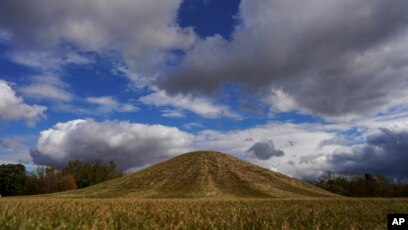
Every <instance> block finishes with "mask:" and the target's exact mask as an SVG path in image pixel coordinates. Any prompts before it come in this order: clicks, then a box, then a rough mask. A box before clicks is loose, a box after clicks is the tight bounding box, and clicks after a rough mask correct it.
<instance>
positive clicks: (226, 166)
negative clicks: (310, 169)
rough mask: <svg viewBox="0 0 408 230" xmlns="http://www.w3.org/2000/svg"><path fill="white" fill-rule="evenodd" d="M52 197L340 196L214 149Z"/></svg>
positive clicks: (185, 155) (183, 156)
mask: <svg viewBox="0 0 408 230" xmlns="http://www.w3.org/2000/svg"><path fill="white" fill-rule="evenodd" d="M52 196H59V197H88V198H103V197H104V198H109V197H132V198H197V197H223V198H243V197H247V198H248V197H251V198H254V197H258V198H306V197H336V195H334V194H332V193H330V192H328V191H325V190H323V189H321V188H318V187H316V186H313V185H311V184H308V183H306V182H303V181H300V180H297V179H294V178H291V177H288V176H285V175H283V174H280V173H277V172H273V171H270V170H268V169H265V168H261V167H259V166H257V165H254V164H251V163H249V162H246V161H243V160H240V159H238V158H235V157H232V156H230V155H227V154H223V153H219V152H213V151H200V152H191V153H186V154H182V155H179V156H177V157H174V158H172V159H170V160H167V161H164V162H161V163H159V164H156V165H153V166H151V167H148V168H146V169H144V170H141V171H139V172H136V173H133V174H130V175H127V176H124V177H121V178H117V179H114V180H110V181H106V182H103V183H100V184H97V185H94V186H91V187H88V188H85V189H80V190H75V191H69V192H65V193H61V194H57V195H52Z"/></svg>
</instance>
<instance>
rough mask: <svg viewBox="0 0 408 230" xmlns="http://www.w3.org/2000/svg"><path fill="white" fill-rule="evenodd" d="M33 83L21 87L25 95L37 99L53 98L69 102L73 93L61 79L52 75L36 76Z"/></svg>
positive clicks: (32, 79) (53, 99)
mask: <svg viewBox="0 0 408 230" xmlns="http://www.w3.org/2000/svg"><path fill="white" fill-rule="evenodd" d="M30 80H31V81H32V83H31V84H30V85H27V86H23V87H20V88H19V92H21V93H22V94H23V95H24V96H25V97H29V98H33V99H37V100H52V101H62V102H67V101H71V100H72V99H73V97H74V96H73V95H72V94H71V93H70V92H69V91H68V90H67V89H66V88H67V87H68V86H67V84H65V83H64V82H62V80H61V79H59V78H58V77H55V76H52V75H43V76H34V77H31V79H30Z"/></svg>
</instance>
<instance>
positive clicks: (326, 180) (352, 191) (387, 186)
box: [312, 173, 408, 197]
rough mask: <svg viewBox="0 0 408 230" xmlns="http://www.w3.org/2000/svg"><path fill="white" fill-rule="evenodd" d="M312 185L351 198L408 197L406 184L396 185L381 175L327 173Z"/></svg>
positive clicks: (407, 184)
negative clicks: (335, 174)
mask: <svg viewBox="0 0 408 230" xmlns="http://www.w3.org/2000/svg"><path fill="white" fill-rule="evenodd" d="M312 183H313V184H315V185H317V186H319V187H321V188H323V189H326V190H328V191H330V192H333V193H336V194H340V195H343V196H351V197H408V183H396V182H392V181H390V179H388V178H387V177H385V176H382V175H371V174H365V175H364V176H361V175H337V176H334V175H332V174H331V173H327V174H325V175H324V176H322V177H321V178H320V179H318V180H317V181H314V182H312Z"/></svg>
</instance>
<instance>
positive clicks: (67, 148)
mask: <svg viewBox="0 0 408 230" xmlns="http://www.w3.org/2000/svg"><path fill="white" fill-rule="evenodd" d="M193 138H194V137H193V136H192V135H190V134H188V133H185V132H182V131H180V130H179V129H177V128H173V127H166V126H162V125H144V124H137V123H129V122H117V121H105V122H96V121H93V120H73V121H69V122H65V123H58V124H56V125H55V126H54V127H53V128H51V129H48V130H45V131H42V132H41V133H40V137H39V139H38V143H37V147H36V148H35V149H34V150H32V151H31V156H32V157H33V160H34V163H37V164H40V165H42V164H50V165H54V166H58V167H62V166H63V165H65V164H66V163H67V162H68V161H69V160H74V159H79V160H82V161H94V160H96V159H101V160H104V161H110V160H113V161H115V162H116V163H117V164H118V166H119V167H120V168H122V169H128V168H131V167H143V166H144V165H146V164H152V163H156V162H158V161H161V160H164V159H167V158H169V157H171V156H175V155H177V154H181V153H184V152H186V151H188V150H190V145H191V142H192V141H193Z"/></svg>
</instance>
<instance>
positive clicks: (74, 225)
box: [0, 197, 408, 229]
mask: <svg viewBox="0 0 408 230" xmlns="http://www.w3.org/2000/svg"><path fill="white" fill-rule="evenodd" d="M396 212H397V213H408V199H333V198H330V199H329V198H326V199H208V198H204V199H132V198H127V199H124V198H114V199H68V198H51V199H49V198H41V197H39V198H35V197H34V198H33V197H17V198H4V197H3V198H1V199H0V228H1V229H386V214H387V213H396Z"/></svg>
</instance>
